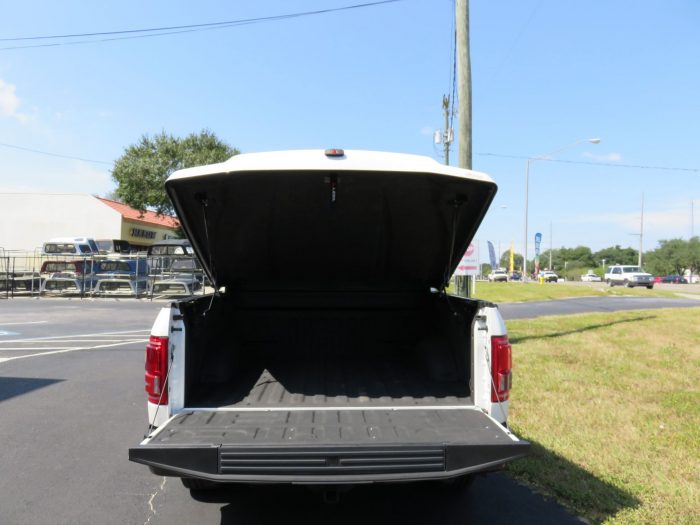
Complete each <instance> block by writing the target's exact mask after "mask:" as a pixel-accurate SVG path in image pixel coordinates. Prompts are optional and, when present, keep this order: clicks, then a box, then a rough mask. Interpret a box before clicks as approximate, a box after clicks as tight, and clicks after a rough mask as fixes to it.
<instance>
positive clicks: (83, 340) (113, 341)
mask: <svg viewBox="0 0 700 525" xmlns="http://www.w3.org/2000/svg"><path fill="white" fill-rule="evenodd" d="M134 337H135V336H133V335H132V336H130V337H121V338H119V339H115V338H114V337H110V338H109V339H107V338H104V339H42V340H41V341H27V344H29V343H40V344H51V343H59V344H70V343H118V342H119V341H124V340H126V339H133V338H134ZM11 342H12V341H0V350H2V349H3V346H2V345H3V344H5V343H11ZM14 342H15V343H17V342H18V341H14ZM20 342H21V341H20Z"/></svg>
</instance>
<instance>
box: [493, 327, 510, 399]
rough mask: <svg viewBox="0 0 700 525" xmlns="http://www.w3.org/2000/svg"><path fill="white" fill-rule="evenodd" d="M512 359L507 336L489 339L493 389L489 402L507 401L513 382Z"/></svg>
mask: <svg viewBox="0 0 700 525" xmlns="http://www.w3.org/2000/svg"><path fill="white" fill-rule="evenodd" d="M511 367H512V358H511V348H510V343H509V342H508V336H507V335H502V336H496V337H492V338H491V378H492V379H493V385H494V386H493V387H492V390H491V401H493V402H494V403H495V402H497V401H507V400H508V397H509V396H510V387H511V383H512V380H513V375H512V372H511Z"/></svg>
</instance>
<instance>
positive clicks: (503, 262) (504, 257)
mask: <svg viewBox="0 0 700 525" xmlns="http://www.w3.org/2000/svg"><path fill="white" fill-rule="evenodd" d="M498 264H499V265H500V267H501V268H505V269H507V270H510V250H506V251H505V252H503V253H502V254H501V259H500V261H498ZM522 266H523V256H522V255H521V254H519V253H517V252H514V253H513V270H516V271H520V268H522Z"/></svg>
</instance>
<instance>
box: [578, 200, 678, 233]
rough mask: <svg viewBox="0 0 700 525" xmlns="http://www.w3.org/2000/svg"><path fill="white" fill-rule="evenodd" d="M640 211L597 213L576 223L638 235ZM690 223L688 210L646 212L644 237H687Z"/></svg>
mask: <svg viewBox="0 0 700 525" xmlns="http://www.w3.org/2000/svg"><path fill="white" fill-rule="evenodd" d="M640 219H641V209H640V211H635V212H629V213H614V212H613V213H596V214H585V215H579V216H578V217H577V218H576V220H575V222H576V223H579V224H580V223H584V224H603V225H605V228H606V229H612V228H615V227H617V228H619V229H621V230H625V231H627V232H628V233H638V232H639V227H640ZM689 223H690V219H689V212H688V209H687V208H682V207H677V208H672V209H668V210H664V211H653V210H645V211H644V235H645V236H646V235H647V234H652V233H653V234H656V235H658V236H660V237H666V238H672V237H682V236H683V235H686V234H687V232H686V230H687V229H688V227H685V225H686V224H689Z"/></svg>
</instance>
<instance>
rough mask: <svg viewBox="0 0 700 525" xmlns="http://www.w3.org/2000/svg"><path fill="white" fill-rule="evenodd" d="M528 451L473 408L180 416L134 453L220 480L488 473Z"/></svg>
mask: <svg viewBox="0 0 700 525" xmlns="http://www.w3.org/2000/svg"><path fill="white" fill-rule="evenodd" d="M529 447H530V445H529V443H527V442H525V441H518V440H517V439H515V440H514V439H512V438H511V436H510V435H509V432H508V431H507V430H506V429H505V428H503V427H502V426H501V425H499V424H498V423H496V422H494V421H493V420H492V419H491V418H489V417H488V416H487V415H486V414H484V413H483V412H481V411H479V410H476V409H473V408H458V409H428V408H426V409H423V408H415V409H414V408H411V409H398V410H389V409H367V410H358V409H343V410H332V409H325V410H240V411H236V410H227V411H202V412H188V413H182V414H179V415H178V416H176V417H175V418H173V419H172V420H171V421H170V422H168V423H167V424H166V425H165V426H164V427H162V429H161V430H160V431H159V432H157V433H156V434H155V435H154V436H152V437H151V438H149V439H146V440H145V441H144V442H143V443H141V445H139V446H137V447H134V448H131V449H130V450H129V459H131V460H132V461H135V462H137V463H143V464H146V465H149V466H151V468H153V469H154V470H155V471H157V472H159V473H160V474H166V475H175V476H183V477H199V478H203V479H210V480H216V481H242V482H246V481H247V482H300V483H304V482H306V483H352V482H364V481H400V480H404V481H405V480H418V479H431V478H432V479H436V478H447V477H453V476H457V475H461V474H466V473H470V472H478V471H483V470H489V469H492V468H495V467H497V466H499V465H501V464H503V463H505V462H506V461H510V460H512V459H515V458H517V457H521V456H524V455H525V454H527V452H528V450H529Z"/></svg>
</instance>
